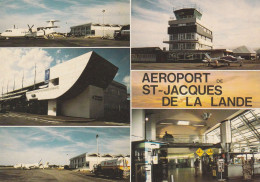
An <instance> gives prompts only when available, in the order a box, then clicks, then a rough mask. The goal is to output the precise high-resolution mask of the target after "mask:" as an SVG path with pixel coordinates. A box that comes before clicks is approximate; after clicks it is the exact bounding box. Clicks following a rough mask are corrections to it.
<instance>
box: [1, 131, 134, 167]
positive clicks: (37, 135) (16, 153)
mask: <svg viewBox="0 0 260 182" xmlns="http://www.w3.org/2000/svg"><path fill="white" fill-rule="evenodd" d="M115 130H118V128H106V129H103V128H81V127H73V128H65V127H62V128H49V127H40V128H18V127H15V128H0V133H1V134H0V153H1V157H0V164H1V165H14V164H17V163H27V164H28V163H37V162H38V161H39V160H40V159H42V161H43V162H44V163H45V162H50V164H57V165H63V164H68V162H69V160H68V159H69V158H72V157H74V156H76V155H79V154H82V153H84V152H88V153H95V152H96V134H97V133H98V134H99V136H100V137H99V146H100V153H102V154H104V153H110V154H129V153H130V146H129V145H130V140H129V128H124V129H121V131H119V132H116V133H117V135H116V136H115V135H114V133H115Z"/></svg>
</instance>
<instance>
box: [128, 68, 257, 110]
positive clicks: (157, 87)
mask: <svg viewBox="0 0 260 182" xmlns="http://www.w3.org/2000/svg"><path fill="white" fill-rule="evenodd" d="M259 83H260V77H259V76H258V75H257V72H256V71H225V72H223V71H132V106H133V107H134V108H174V107H179V108H187V107H189V108H192V107H196V108H198V107H200V108H208V107H211V108H238V107H241V108H257V107H260V95H259V93H260V84H259Z"/></svg>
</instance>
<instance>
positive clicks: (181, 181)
mask: <svg viewBox="0 0 260 182" xmlns="http://www.w3.org/2000/svg"><path fill="white" fill-rule="evenodd" d="M171 175H173V177H174V182H217V181H218V180H217V179H214V178H212V176H211V175H202V174H201V173H200V174H199V175H198V176H197V177H195V171H194V168H177V169H169V171H168V176H169V177H168V181H169V182H172V181H171ZM228 181H229V182H245V180H242V179H235V180H228ZM252 181H253V182H257V181H258V182H260V178H257V179H254V180H251V181H250V182H252Z"/></svg>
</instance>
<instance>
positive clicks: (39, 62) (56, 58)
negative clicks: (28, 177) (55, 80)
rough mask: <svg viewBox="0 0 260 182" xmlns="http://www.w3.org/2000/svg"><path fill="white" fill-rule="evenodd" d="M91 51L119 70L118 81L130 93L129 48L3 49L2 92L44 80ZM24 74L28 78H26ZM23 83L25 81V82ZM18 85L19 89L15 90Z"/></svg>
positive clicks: (1, 60) (1, 67) (1, 61)
mask: <svg viewBox="0 0 260 182" xmlns="http://www.w3.org/2000/svg"><path fill="white" fill-rule="evenodd" d="M90 51H95V52H96V53H97V54H99V55H100V56H102V57H103V58H105V59H106V60H108V61H109V62H111V63H113V64H114V65H115V66H117V67H118V68H119V70H118V72H117V74H116V76H115V78H114V80H115V81H117V82H120V83H122V84H124V85H126V86H127V89H128V93H130V70H129V69H130V50H129V49H127V48H116V49H115V48H106V49H102V48H96V49H95V48H92V49H91V48H0V55H1V57H0V63H1V66H0V88H1V90H0V92H1V93H2V89H3V93H6V92H7V87H8V91H11V90H13V89H19V88H22V83H23V86H28V85H32V84H33V83H34V75H35V74H34V72H35V64H36V82H40V81H44V75H45V70H46V69H48V68H50V67H52V66H55V65H57V64H61V63H62V62H65V61H68V60H70V59H72V58H74V57H77V56H80V55H82V54H85V53H87V52H90ZM23 75H24V79H23ZM22 80H24V81H23V82H22ZM14 86H15V87H14Z"/></svg>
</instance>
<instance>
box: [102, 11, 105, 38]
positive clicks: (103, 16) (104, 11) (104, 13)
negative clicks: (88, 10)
mask: <svg viewBox="0 0 260 182" xmlns="http://www.w3.org/2000/svg"><path fill="white" fill-rule="evenodd" d="M105 11H106V10H104V9H103V10H102V13H103V38H104V14H105Z"/></svg>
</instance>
